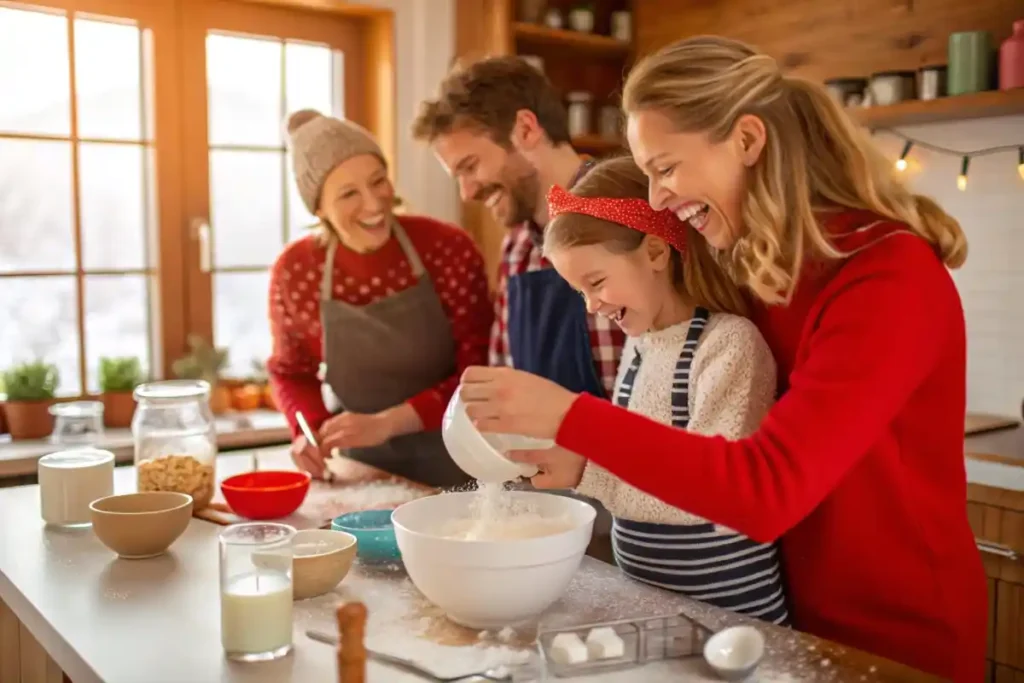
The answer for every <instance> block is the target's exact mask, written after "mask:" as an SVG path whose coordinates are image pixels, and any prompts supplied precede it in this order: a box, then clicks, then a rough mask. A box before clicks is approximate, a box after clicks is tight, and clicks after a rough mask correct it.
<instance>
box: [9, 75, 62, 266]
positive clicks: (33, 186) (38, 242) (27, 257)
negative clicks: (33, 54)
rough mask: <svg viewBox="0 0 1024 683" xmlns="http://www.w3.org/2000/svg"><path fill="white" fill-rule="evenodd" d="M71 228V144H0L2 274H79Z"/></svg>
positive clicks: (37, 141)
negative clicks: (54, 272)
mask: <svg viewBox="0 0 1024 683" xmlns="http://www.w3.org/2000/svg"><path fill="white" fill-rule="evenodd" d="M11 70H12V69H6V71H11ZM0 71H4V69H0ZM5 106H6V103H5V104H4V105H3V106H0V111H2V110H3V109H4V107H5ZM71 223H72V211H71V143H68V142H51V141H41V140H4V139H0V272H15V271H22V272H24V271H30V270H35V271H40V270H72V269H74V267H75V244H74V238H73V235H74V233H73V231H72V228H71Z"/></svg>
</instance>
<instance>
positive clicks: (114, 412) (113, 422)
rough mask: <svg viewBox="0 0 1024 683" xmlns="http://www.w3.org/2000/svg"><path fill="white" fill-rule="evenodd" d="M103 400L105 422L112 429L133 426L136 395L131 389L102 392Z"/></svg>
mask: <svg viewBox="0 0 1024 683" xmlns="http://www.w3.org/2000/svg"><path fill="white" fill-rule="evenodd" d="M100 401H102V402H103V424H104V425H106V426H107V427H109V428H111V429H126V428H128V427H131V426H132V417H134V416H135V397H134V395H133V392H131V391H109V392H104V393H102V394H100Z"/></svg>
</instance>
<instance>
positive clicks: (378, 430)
mask: <svg viewBox="0 0 1024 683" xmlns="http://www.w3.org/2000/svg"><path fill="white" fill-rule="evenodd" d="M392 436H394V425H393V423H392V421H391V420H390V419H388V414H387V413H386V412H382V413H370V414H366V413H350V412H344V413H342V414H341V415H335V416H334V417H332V418H330V419H328V420H327V421H326V422H324V423H323V425H322V426H321V427H320V449H321V451H323V452H324V453H330V452H332V451H333V450H334V449H335V448H341V449H346V448H370V447H372V446H379V445H381V444H382V443H384V442H385V441H387V440H388V439H390V438H391V437H392Z"/></svg>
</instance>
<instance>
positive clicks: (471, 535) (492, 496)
mask: <svg viewBox="0 0 1024 683" xmlns="http://www.w3.org/2000/svg"><path fill="white" fill-rule="evenodd" d="M573 526H574V525H573V521H572V520H571V519H570V518H569V517H568V516H567V515H559V516H557V517H552V516H544V515H541V514H540V513H539V512H538V511H537V510H536V509H534V508H533V507H532V506H530V505H528V504H525V503H523V502H521V501H517V500H516V499H515V497H514V496H513V495H512V493H511V492H510V491H506V490H505V486H504V484H487V483H484V482H479V483H478V487H477V495H476V497H475V498H474V501H473V505H472V507H471V508H470V510H469V515H468V516H467V517H460V518H457V519H450V520H447V521H445V522H444V524H442V526H441V529H440V531H439V535H441V536H444V537H447V538H457V539H460V540H464V541H511V540H516V539H524V538H537V537H540V536H551V535H553V534H560V533H562V532H564V531H569V530H570V529H572V528H573Z"/></svg>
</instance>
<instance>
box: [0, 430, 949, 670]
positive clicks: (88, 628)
mask: <svg viewBox="0 0 1024 683" xmlns="http://www.w3.org/2000/svg"><path fill="white" fill-rule="evenodd" d="M250 463H251V459H250V456H249V455H247V454H240V455H224V456H221V457H220V458H219V459H218V470H219V475H220V476H221V477H223V476H225V475H227V474H231V473H233V472H238V471H243V470H245V469H247V468H248V467H249V465H250ZM288 464H289V463H288V461H287V454H286V452H285V451H283V450H282V449H273V450H269V449H268V450H267V451H264V452H261V455H260V467H261V468H262V467H281V466H287V465H288ZM115 479H116V484H115V489H116V490H117V491H118V492H127V491H131V490H134V471H133V468H119V469H118V470H117V471H116V473H115ZM300 513H302V510H300ZM0 519H3V520H5V521H6V523H5V528H4V533H3V534H2V535H0V683H14V682H16V681H19V680H23V681H24V680H30V681H33V683H34V681H36V680H39V681H43V680H45V681H51V680H56V681H60V680H61V675H60V671H63V672H65V673H66V674H67V676H68V677H69V678H70V679H71V680H72V681H73V682H74V683H137V682H138V681H146V682H147V683H217V682H225V683H226V682H232V683H234V682H245V683H285V682H287V681H302V682H303V683H333V682H334V681H336V680H337V674H336V671H335V661H336V658H335V654H334V652H333V650H332V648H330V647H329V646H326V645H323V644H321V643H318V642H314V641H312V640H310V639H308V638H306V637H305V635H304V633H305V631H306V630H307V629H311V628H312V629H319V630H324V631H327V632H330V633H333V632H334V630H335V629H334V607H335V605H336V604H337V602H339V601H341V600H347V599H358V600H361V601H363V602H364V603H365V604H366V605H367V607H368V609H369V614H370V619H369V624H368V629H367V640H368V645H370V646H377V647H380V648H386V647H390V648H392V651H394V650H393V649H394V648H396V647H397V648H399V650H398V651H399V652H400V653H402V654H404V655H405V656H412V657H414V658H417V659H419V660H421V661H423V662H424V663H427V664H431V663H433V665H434V666H435V667H444V668H448V669H449V670H450V669H451V668H454V667H458V666H470V665H471V664H472V663H474V662H481V661H483V660H485V659H486V660H487V661H486V664H487V665H494V664H498V663H500V661H497V660H496V659H495V657H499V656H504V654H503V653H505V652H506V651H508V650H521V649H522V648H526V647H528V646H529V643H530V641H531V640H532V638H533V629H534V628H536V625H533V626H530V627H525V628H524V629H520V630H519V631H517V632H516V633H515V634H514V636H513V637H512V638H511V639H509V640H508V641H507V642H505V641H503V642H501V643H496V642H491V641H488V640H486V639H485V640H484V641H482V642H481V641H480V637H479V634H474V633H471V632H468V631H467V630H466V629H462V628H460V627H457V626H454V625H452V624H451V623H450V622H448V621H447V620H446V619H444V617H443V616H441V615H440V614H438V612H437V610H436V608H433V607H432V606H430V605H429V604H427V603H426V602H425V601H424V600H423V598H422V597H421V596H420V595H419V593H418V591H416V589H415V588H414V587H413V586H412V584H411V583H410V582H409V581H408V579H407V578H406V577H405V574H404V572H403V571H402V570H401V569H400V568H394V569H391V570H383V569H372V568H367V567H362V566H360V565H359V564H358V563H357V565H356V567H355V568H354V569H353V571H352V573H351V574H350V575H349V577H347V578H346V579H345V581H344V582H343V583H342V584H341V586H339V587H338V588H336V589H335V591H334V592H333V593H331V594H328V595H326V596H322V597H320V598H315V599H313V600H307V601H302V602H298V603H296V605H295V652H294V654H293V655H292V656H290V657H287V658H285V659H284V660H281V661H278V662H274V663H268V664H249V665H239V664H233V663H229V662H228V661H227V660H225V659H224V657H223V654H222V651H221V647H220V635H219V602H218V600H219V598H218V569H217V552H218V551H217V541H216V537H217V534H218V533H219V531H220V529H221V528H222V527H219V526H217V525H215V524H212V523H210V522H206V521H203V520H199V519H194V520H193V521H192V523H191V524H190V526H189V528H188V529H187V530H186V532H185V533H184V534H183V536H182V537H181V538H180V539H178V541H177V542H176V543H175V544H174V545H173V546H172V548H171V551H170V552H169V553H168V554H166V555H164V556H161V557H159V558H154V559H151V560H138V561H128V560H118V559H115V557H114V556H113V554H112V553H111V552H110V551H108V550H107V549H106V548H105V547H104V546H103V545H102V544H100V542H99V541H98V540H97V539H96V538H95V536H94V535H93V534H92V532H91V531H90V530H84V531H74V532H69V531H58V530H51V529H46V528H45V527H44V526H43V524H42V521H41V520H40V519H39V493H38V487H36V486H21V487H15V488H7V489H2V490H0ZM290 521H292V522H293V523H295V524H297V525H299V526H309V525H311V524H312V522H311V518H310V517H309V516H307V515H303V514H297V515H296V516H294V517H293V518H291V520H290ZM675 612H682V613H684V614H686V615H688V616H690V617H692V618H694V619H696V620H698V621H699V622H700V623H702V624H704V625H705V626H707V627H709V628H712V629H718V628H721V627H723V626H725V625H729V624H733V623H741V622H743V621H744V620H743V618H741V617H739V616H737V615H734V614H730V613H727V612H724V611H722V610H719V609H716V608H711V607H708V606H706V605H703V604H701V603H696V602H694V601H691V600H688V599H686V598H683V597H681V596H678V595H675V594H672V593H668V592H665V591H661V590H658V589H655V588H651V587H647V586H644V585H641V584H639V583H636V582H634V581H631V580H629V579H627V578H625V577H624V576H623V575H622V574H621V573H620V572H619V571H618V570H617V569H616V568H615V567H613V566H610V565H607V564H604V563H602V562H599V561H597V560H594V559H592V558H589V557H585V558H584V560H583V563H582V564H581V567H580V570H579V572H578V573H577V575H576V577H575V579H574V580H573V583H572V585H571V586H570V587H569V589H568V591H567V592H566V594H565V596H564V597H563V598H562V599H561V600H560V601H559V602H558V603H556V604H555V605H554V606H553V607H552V608H551V609H550V610H549V611H548V612H547V613H546V614H545V615H544V617H543V623H542V625H543V626H544V627H551V626H555V625H562V626H568V625H571V624H579V623H588V622H592V621H595V620H601V619H611V618H623V617H634V616H636V617H644V616H653V615H656V614H666V613H675ZM762 628H763V630H764V632H765V634H766V636H767V638H768V651H767V657H766V660H765V662H764V663H763V664H762V668H761V670H760V680H762V681H770V680H788V681H792V680H823V681H846V680H850V681H858V682H860V681H867V682H871V681H889V680H892V681H931V680H935V679H933V678H932V677H930V676H927V675H925V674H922V673H920V672H917V671H914V670H911V669H909V668H907V667H904V666H902V665H898V664H895V663H893V662H890V661H888V660H884V659H881V658H877V657H874V656H872V655H868V654H865V653H862V652H859V651H855V650H852V649H849V648H845V647H841V646H838V645H835V644H832V643H828V642H826V641H822V640H820V639H817V638H814V637H812V636H808V635H805V634H799V633H796V632H793V631H790V630H787V629H781V628H778V627H774V626H769V625H763V626H762ZM12 634H13V635H12ZM19 642H20V645H19ZM12 648H13V649H12ZM42 651H45V653H48V654H47V655H42ZM19 652H20V654H21V657H22V661H21V664H20V667H21V668H20V671H21V674H22V678H20V679H19V673H18V672H19V668H18V667H19V664H18V661H19V657H18V654H19ZM26 653H27V654H26ZM26 657H32V658H33V659H32V662H34V663H32V662H28V660H27V659H26ZM40 661H42V662H44V663H43V664H39V662H40ZM27 662H28V663H27ZM26 667H37V668H35V669H31V670H30V673H29V674H28V675H26V674H25V672H26ZM39 672H42V673H39ZM639 675H640V674H639V672H638V671H636V670H633V671H624V672H620V673H618V674H605V675H602V676H588V677H579V678H575V679H572V680H573V681H580V682H581V683H584V682H587V681H592V682H593V683H617V682H619V681H636V680H638V676H639ZM35 676H38V678H37V677H35ZM709 676H710V673H709V671H707V670H706V669H705V668H704V666H703V664H702V663H701V660H699V659H689V660H675V661H671V662H661V663H658V664H653V665H649V666H647V667H645V668H644V669H643V674H642V680H644V681H645V682H646V683H660V682H661V681H665V682H666V683H667V682H668V681H672V682H673V683H675V682H678V681H682V680H694V681H698V680H712V679H709ZM51 677H53V678H51ZM368 680H369V681H371V682H381V683H383V682H385V681H386V682H388V683H418V682H419V681H421V680H422V679H419V678H416V677H412V676H410V675H408V674H403V673H401V672H399V671H397V670H395V669H392V668H390V667H387V666H385V665H381V664H377V663H373V662H371V663H369V664H368Z"/></svg>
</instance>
